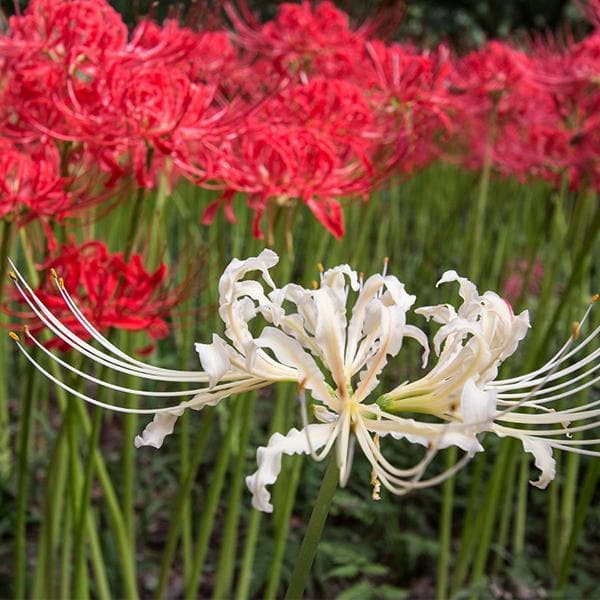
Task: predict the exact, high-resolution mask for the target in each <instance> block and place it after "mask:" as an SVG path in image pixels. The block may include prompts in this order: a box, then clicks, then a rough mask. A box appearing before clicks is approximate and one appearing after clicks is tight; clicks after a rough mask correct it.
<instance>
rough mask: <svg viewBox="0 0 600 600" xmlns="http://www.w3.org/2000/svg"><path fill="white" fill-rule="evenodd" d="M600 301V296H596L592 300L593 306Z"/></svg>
mask: <svg viewBox="0 0 600 600" xmlns="http://www.w3.org/2000/svg"><path fill="white" fill-rule="evenodd" d="M599 299H600V294H594V295H593V296H592V299H591V300H590V303H591V304H596V302H598V300H599Z"/></svg>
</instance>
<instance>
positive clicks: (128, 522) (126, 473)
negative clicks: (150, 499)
mask: <svg viewBox="0 0 600 600" xmlns="http://www.w3.org/2000/svg"><path fill="white" fill-rule="evenodd" d="M119 334H120V336H119V337H120V340H121V342H122V343H121V344H120V347H121V348H125V352H127V353H128V354H129V352H128V350H130V349H131V343H132V341H131V334H129V335H128V333H127V332H126V331H124V330H121V331H119ZM124 381H125V383H124V385H125V386H127V387H134V386H135V379H134V378H133V377H132V376H130V375H128V376H126V377H125V378H124ZM137 400H138V399H137V398H136V397H134V396H128V397H127V398H126V399H124V404H125V406H127V407H128V408H136V407H137V406H138V401H137ZM138 427H139V418H138V415H137V414H132V413H126V414H125V416H124V418H123V448H122V450H121V465H122V473H123V483H122V493H123V518H124V520H125V528H126V530H127V536H128V537H129V544H130V546H131V549H132V551H134V549H135V490H136V486H135V479H136V477H135V460H136V454H135V446H134V445H133V440H134V438H135V436H136V434H137V433H138ZM134 553H135V552H134Z"/></svg>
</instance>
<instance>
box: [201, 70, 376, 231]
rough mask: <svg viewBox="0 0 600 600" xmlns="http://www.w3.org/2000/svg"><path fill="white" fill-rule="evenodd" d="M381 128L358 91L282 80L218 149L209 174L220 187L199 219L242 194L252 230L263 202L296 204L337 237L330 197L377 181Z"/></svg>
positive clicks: (338, 224) (332, 83) (333, 83)
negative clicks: (218, 194)
mask: <svg viewBox="0 0 600 600" xmlns="http://www.w3.org/2000/svg"><path fill="white" fill-rule="evenodd" d="M384 137H385V136H384V131H383V128H382V127H381V125H380V124H378V123H377V121H376V119H375V116H374V113H373V111H372V109H371V107H370V106H369V103H368V102H367V100H366V98H365V97H364V95H363V93H362V91H361V90H360V89H359V88H357V87H356V86H354V85H353V84H351V83H348V82H344V81H338V80H326V79H321V78H316V79H314V80H312V81H310V82H309V83H308V84H307V85H303V84H290V85H288V86H287V87H286V88H284V89H283V90H281V91H280V92H279V93H278V94H276V95H274V96H272V97H270V98H268V99H266V100H265V101H264V102H263V103H262V104H261V105H260V106H259V107H258V108H257V109H256V110H255V111H254V112H253V113H252V114H251V115H250V116H249V118H248V119H246V124H245V129H244V131H243V132H242V133H241V134H240V135H238V136H235V137H233V138H231V139H230V140H229V141H226V142H225V143H223V144H222V145H221V146H220V151H221V152H222V158H221V159H220V160H219V163H218V167H217V178H218V180H221V181H223V182H224V186H225V187H226V189H227V192H226V193H225V195H224V196H223V198H222V199H221V200H220V201H217V202H216V203H213V204H212V205H210V206H209V207H208V209H207V211H206V212H205V215H204V218H203V222H204V223H208V222H210V221H211V220H212V218H213V217H214V214H215V211H216V208H217V207H218V205H219V204H220V203H223V204H224V206H225V209H226V211H227V215H228V217H229V218H230V219H231V218H233V213H232V209H231V201H232V198H233V193H234V192H244V193H246V194H249V195H250V197H249V205H250V206H251V207H252V208H253V209H254V210H255V221H254V235H256V236H258V237H262V230H261V218H262V215H263V213H264V211H265V209H266V208H268V206H269V205H273V206H291V205H293V204H294V203H295V202H296V201H300V202H302V203H304V204H306V206H308V207H309V208H310V210H311V211H312V212H313V214H314V215H315V216H316V217H317V219H319V221H320V222H321V223H322V224H323V225H324V226H325V227H326V228H327V229H328V230H329V231H330V232H331V233H332V234H333V235H335V236H336V237H340V236H341V235H343V231H344V228H343V220H342V212H341V209H340V206H339V203H338V202H337V200H336V198H340V197H348V196H354V197H357V196H359V197H365V196H366V195H367V194H368V192H369V191H370V190H371V189H372V188H373V187H374V186H375V185H376V184H377V182H378V181H379V173H378V169H379V165H380V164H383V163H384V162H385V161H383V160H382V161H379V160H377V159H378V158H379V157H380V155H381V154H382V150H381V149H382V148H385V144H384V143H383V140H384Z"/></svg>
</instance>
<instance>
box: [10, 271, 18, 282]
mask: <svg viewBox="0 0 600 600" xmlns="http://www.w3.org/2000/svg"><path fill="white" fill-rule="evenodd" d="M8 276H9V277H10V278H11V279H12V280H13V281H17V274H16V273H15V272H14V271H9V272H8Z"/></svg>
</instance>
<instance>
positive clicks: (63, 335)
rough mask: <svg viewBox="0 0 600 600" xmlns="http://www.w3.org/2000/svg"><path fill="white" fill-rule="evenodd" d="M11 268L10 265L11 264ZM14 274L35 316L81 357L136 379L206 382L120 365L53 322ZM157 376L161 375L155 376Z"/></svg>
mask: <svg viewBox="0 0 600 600" xmlns="http://www.w3.org/2000/svg"><path fill="white" fill-rule="evenodd" d="M11 265H13V263H12V262H11ZM13 266H14V265H13ZM15 274H16V276H17V277H18V279H14V280H13V281H14V284H15V286H16V288H17V290H18V291H19V293H20V294H21V296H22V297H23V299H24V300H25V302H26V303H27V304H28V306H29V307H30V308H31V310H32V311H33V312H34V313H35V315H36V316H37V317H38V318H39V319H40V320H41V321H42V322H43V323H44V325H46V327H48V328H49V329H50V330H51V331H52V332H53V333H54V334H55V335H56V336H57V337H59V338H60V339H61V340H62V341H63V342H65V343H66V344H67V345H69V346H71V347H72V348H74V349H75V350H77V351H78V352H80V353H81V354H84V355H85V356H87V357H88V358H91V359H92V360H96V361H98V362H102V363H103V364H106V366H110V367H111V368H114V369H116V370H119V371H121V372H123V373H129V374H132V375H135V376H137V377H144V378H147V379H166V378H170V379H169V380H171V381H191V382H208V377H207V376H206V374H205V373H204V372H203V371H176V370H172V369H160V368H157V367H151V366H149V365H146V364H145V363H139V364H140V365H143V366H142V367H136V366H134V365H132V364H131V363H129V362H123V361H121V360H118V359H116V358H114V357H112V356H110V355H108V354H106V353H104V352H101V351H99V350H97V349H96V348H94V347H93V346H91V345H90V344H88V343H87V342H85V341H84V340H82V339H81V338H80V337H78V336H77V335H76V334H74V333H73V332H71V331H70V330H69V329H68V328H67V327H65V325H63V323H61V321H60V320H59V319H57V318H56V317H55V316H54V315H53V314H52V312H51V311H50V310H49V309H48V308H47V307H46V305H45V304H44V303H43V302H42V301H41V300H40V299H39V298H38V296H37V295H36V294H35V292H34V291H33V290H32V289H31V287H30V286H29V284H28V283H27V282H26V281H25V279H24V278H23V276H22V275H21V274H20V273H19V272H18V271H15ZM132 360H135V359H132ZM138 362H139V361H138ZM158 373H161V374H163V375H161V376H158Z"/></svg>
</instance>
